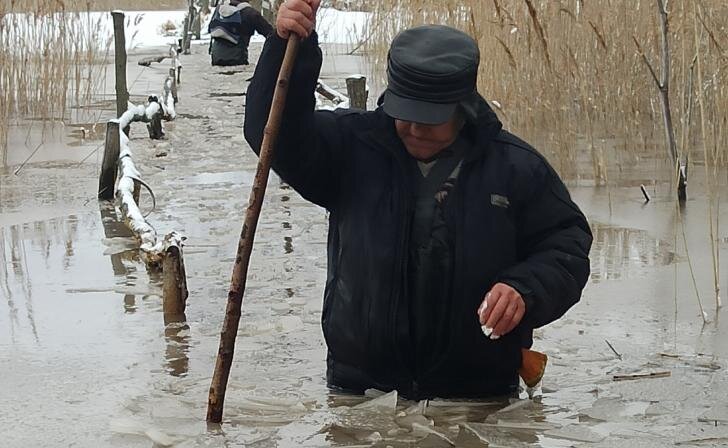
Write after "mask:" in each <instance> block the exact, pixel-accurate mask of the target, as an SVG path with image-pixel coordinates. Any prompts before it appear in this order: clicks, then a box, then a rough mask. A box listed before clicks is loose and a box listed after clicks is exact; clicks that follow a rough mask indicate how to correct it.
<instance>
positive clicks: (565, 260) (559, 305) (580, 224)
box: [499, 163, 592, 328]
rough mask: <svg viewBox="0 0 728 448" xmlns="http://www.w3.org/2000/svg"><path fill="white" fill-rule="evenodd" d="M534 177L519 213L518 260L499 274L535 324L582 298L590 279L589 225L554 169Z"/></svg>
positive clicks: (526, 321)
mask: <svg viewBox="0 0 728 448" xmlns="http://www.w3.org/2000/svg"><path fill="white" fill-rule="evenodd" d="M543 167H544V168H545V174H544V175H542V176H536V178H535V179H533V184H532V185H533V187H534V189H533V190H532V193H531V197H530V199H529V200H527V201H526V203H525V204H523V205H522V206H521V212H520V213H519V214H518V215H519V216H518V217H517V219H518V224H517V225H518V233H519V234H518V241H519V247H518V254H519V260H522V261H521V262H520V263H519V264H517V265H515V266H513V267H511V268H510V269H507V270H506V271H505V272H503V273H502V274H501V275H500V279H499V281H500V282H503V283H506V284H508V285H510V286H511V287H513V288H514V289H516V290H517V291H518V292H519V293H520V294H521V296H522V297H523V299H524V301H525V302H526V314H525V317H524V322H523V325H524V326H526V327H530V328H538V327H541V326H544V325H546V324H548V323H551V322H553V321H555V320H556V319H558V318H559V317H561V316H563V315H564V313H566V311H567V310H568V309H569V308H571V307H572V306H573V305H574V304H576V302H578V301H579V299H580V298H581V292H582V290H583V288H584V286H585V285H586V282H587V280H588V278H589V270H590V268H589V249H590V248H591V243H592V234H591V230H590V229H589V224H588V223H587V220H586V218H585V217H584V215H583V214H582V212H581V211H580V210H579V208H578V207H577V206H576V204H574V202H573V201H572V200H571V197H570V195H569V192H568V191H567V189H566V187H565V186H564V184H563V182H562V181H561V179H559V177H558V175H557V174H556V172H555V171H554V170H553V168H551V167H550V166H548V165H547V164H546V163H544V165H543ZM539 177H540V178H541V179H542V180H540V181H539V180H538V178H539Z"/></svg>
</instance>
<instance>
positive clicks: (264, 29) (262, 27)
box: [253, 10, 273, 37]
mask: <svg viewBox="0 0 728 448" xmlns="http://www.w3.org/2000/svg"><path fill="white" fill-rule="evenodd" d="M253 28H255V31H256V32H257V33H258V34H260V35H261V36H265V37H268V36H270V35H271V34H273V26H271V24H270V23H268V21H267V20H265V17H263V15H262V14H261V13H260V12H258V10H255V20H254V21H253Z"/></svg>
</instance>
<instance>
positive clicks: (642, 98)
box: [367, 0, 728, 184]
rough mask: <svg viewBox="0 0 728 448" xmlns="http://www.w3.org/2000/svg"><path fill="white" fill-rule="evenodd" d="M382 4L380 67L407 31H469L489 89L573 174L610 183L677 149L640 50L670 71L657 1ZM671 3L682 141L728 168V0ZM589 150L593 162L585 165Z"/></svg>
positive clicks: (514, 122) (376, 37)
mask: <svg viewBox="0 0 728 448" xmlns="http://www.w3.org/2000/svg"><path fill="white" fill-rule="evenodd" d="M373 3H374V4H375V6H374V7H373V9H374V12H373V15H372V17H371V22H370V24H369V26H370V28H371V29H376V30H377V32H376V33H371V38H370V40H369V42H368V43H367V46H368V50H369V55H370V57H371V59H372V61H373V63H374V65H375V69H376V70H375V72H376V73H384V70H383V68H384V66H385V65H386V55H387V49H388V47H389V43H390V42H391V40H392V38H393V37H394V35H395V34H396V33H397V32H399V31H400V30H402V29H405V28H407V27H410V26H414V25H419V24H425V23H440V24H448V25H451V26H454V27H456V28H459V29H461V30H463V31H465V32H467V33H469V34H470V35H471V36H473V37H474V38H475V39H476V40H477V41H478V43H479V45H480V48H481V52H482V63H481V68H480V78H479V90H480V92H481V93H482V94H483V95H484V96H486V97H487V98H488V99H489V100H491V103H492V104H493V105H494V106H495V109H496V110H497V112H498V113H499V115H500V116H501V118H502V119H503V120H504V122H505V123H506V125H507V126H508V127H509V128H510V129H513V130H514V131H515V132H517V133H519V134H521V135H523V136H524V137H525V138H527V139H529V140H530V141H532V142H533V143H535V144H536V145H537V146H538V147H539V148H540V149H541V150H542V151H544V152H545V153H546V155H547V156H548V157H549V158H550V159H551V161H552V163H553V164H554V165H555V166H556V168H557V169H558V170H559V171H560V172H561V174H562V175H564V176H565V177H567V178H580V179H584V178H591V179H594V181H595V183H597V184H606V183H607V182H608V181H609V176H610V174H613V175H614V176H615V177H618V175H619V172H620V171H621V170H622V169H624V168H625V167H628V166H632V165H634V164H635V162H638V161H639V160H640V159H641V158H643V157H644V156H645V155H646V154H657V155H658V156H659V157H662V156H663V155H665V159H667V157H666V154H667V150H666V147H665V142H664V137H663V136H664V128H663V124H662V111H661V108H660V103H659V97H658V90H657V87H656V86H655V83H654V82H653V79H652V76H651V74H650V72H649V69H648V68H647V66H646V64H645V62H644V60H643V58H642V57H641V55H640V51H639V50H638V45H639V48H641V49H642V50H643V51H644V54H645V56H646V57H647V59H648V60H649V61H651V64H652V66H653V67H655V70H656V71H658V73H659V69H660V66H661V60H660V39H661V30H660V22H659V14H658V9H657V1H656V0H605V1H603V2H584V1H583V0H457V1H455V0H376V1H374V2H373ZM668 8H669V20H670V30H669V43H670V46H671V51H672V54H671V60H670V66H671V79H670V81H671V83H670V85H671V91H670V98H671V102H672V107H671V109H672V113H673V117H674V121H675V122H674V127H675V131H676V134H677V141H678V145H680V150H681V151H683V152H684V153H689V155H690V160H691V162H693V163H699V164H703V163H705V162H706V161H707V162H708V163H710V164H711V165H712V166H725V165H726V163H727V162H728V149H727V148H728V145H726V143H728V135H726V132H725V129H726V120H727V119H728V90H726V89H727V85H728V83H727V82H726V81H728V79H727V78H728V71H727V70H726V69H727V68H728V31H727V30H726V24H727V23H728V3H726V2H725V1H724V0H706V1H701V2H695V1H687V0H672V1H670V2H669V6H668ZM699 69H701V70H702V82H699V80H698V75H699V73H698V70H699ZM380 81H383V80H380ZM701 122H704V123H705V130H704V132H703V130H702V129H701V127H700V123H701ZM703 144H705V146H706V147H707V150H705V149H704V148H703ZM577 148H579V149H578V151H579V153H577ZM584 148H586V149H587V150H586V151H584V150H583V149H584ZM583 155H588V159H590V160H587V161H586V163H581V165H582V166H580V164H579V161H582V162H583V161H584V160H583V158H584V157H583ZM589 162H590V163H589ZM669 166H670V165H668V167H669ZM668 170H669V168H668ZM615 171H616V172H615ZM613 172H615V173H613ZM669 174H670V173H669V171H668V175H669Z"/></svg>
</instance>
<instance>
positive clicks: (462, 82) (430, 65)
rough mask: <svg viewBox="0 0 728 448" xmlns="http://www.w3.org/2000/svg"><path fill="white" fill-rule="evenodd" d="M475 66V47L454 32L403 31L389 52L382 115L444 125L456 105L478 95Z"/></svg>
mask: <svg viewBox="0 0 728 448" xmlns="http://www.w3.org/2000/svg"><path fill="white" fill-rule="evenodd" d="M479 63H480V51H479V49H478V45H477V43H476V42H475V41H474V40H473V39H472V38H471V37H470V36H468V35H467V34H465V33H463V32H462V31H459V30H456V29H455V28H450V27H447V26H442V25H426V26H420V27H416V28H412V29H409V30H406V31H403V32H402V33H400V34H399V35H397V37H395V38H394V40H393V41H392V46H391V48H390V50H389V58H388V61H387V79H388V85H387V90H386V91H385V92H384V97H383V100H384V103H383V105H384V112H385V113H387V115H389V116H391V117H393V118H396V119H399V120H403V121H410V122H416V123H423V124H433V125H434V124H441V123H444V122H446V121H448V120H449V119H450V118H451V117H452V116H453V114H454V113H455V110H456V108H457V106H458V105H461V104H462V102H463V101H465V100H468V99H469V98H470V97H471V96H472V95H473V94H474V93H475V94H476V95H477V90H476V81H477V77H478V65H479ZM380 100H381V98H380ZM468 109H469V106H467V105H466V108H465V110H466V112H467V111H468Z"/></svg>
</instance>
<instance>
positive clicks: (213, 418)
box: [207, 34, 299, 423]
mask: <svg viewBox="0 0 728 448" xmlns="http://www.w3.org/2000/svg"><path fill="white" fill-rule="evenodd" d="M298 45H299V39H298V37H297V36H295V35H293V34H292V35H291V37H289V38H288V46H287V47H286V53H285V56H284V57H283V63H282V64H281V70H280V72H279V73H278V82H277V83H276V87H275V90H274V93H273V102H272V104H271V109H270V114H269V115H268V122H267V123H266V126H265V132H264V133H263V142H262V144H261V148H260V158H259V159H258V168H257V170H256V172H255V179H254V181H253V188H252V190H251V191H250V199H249V201H248V208H247V210H246V211H245V221H244V222H243V229H242V230H241V232H240V241H239V242H238V253H237V256H236V257H235V265H234V267H233V275H232V280H231V282H230V291H229V292H228V300H227V307H226V309H225V320H224V321H223V324H222V333H221V334H220V347H219V349H218V352H217V361H216V362H215V372H214V373H213V375H212V383H211V384H210V394H209V395H208V399H207V421H208V422H209V423H220V422H221V421H222V410H223V405H224V403H225V391H226V389H227V383H228V378H229V377H230V367H231V366H232V364H233V356H234V354H235V338H236V337H237V335H238V325H239V324H240V314H241V312H242V306H243V293H244V292H245V282H246V280H247V275H248V266H249V265H250V254H251V253H252V252H253V241H254V240H255V229H256V228H257V226H258V218H259V217H260V210H261V208H262V206H263V198H264V196H265V187H266V185H267V183H268V175H269V174H270V165H271V161H272V160H273V149H274V148H275V144H276V140H277V138H278V132H279V130H280V126H281V119H282V117H283V109H284V107H285V105H286V96H287V94H288V85H289V80H290V77H291V72H292V70H293V64H294V62H295V60H296V56H297V54H298Z"/></svg>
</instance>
